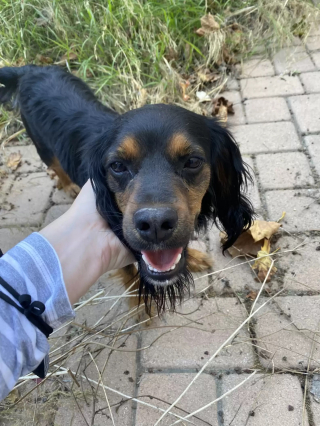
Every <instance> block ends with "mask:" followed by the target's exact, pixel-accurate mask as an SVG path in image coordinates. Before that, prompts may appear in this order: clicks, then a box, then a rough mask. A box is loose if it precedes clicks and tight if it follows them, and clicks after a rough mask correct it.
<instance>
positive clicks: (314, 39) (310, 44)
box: [306, 36, 320, 50]
mask: <svg viewBox="0 0 320 426" xmlns="http://www.w3.org/2000/svg"><path fill="white" fill-rule="evenodd" d="M306 45H307V48H308V49H309V50H320V39H319V37H318V36H311V37H308V38H307V42H306Z"/></svg>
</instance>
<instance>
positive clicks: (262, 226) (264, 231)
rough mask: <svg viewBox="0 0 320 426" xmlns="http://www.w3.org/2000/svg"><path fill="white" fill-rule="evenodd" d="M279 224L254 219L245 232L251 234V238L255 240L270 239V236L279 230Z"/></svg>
mask: <svg viewBox="0 0 320 426" xmlns="http://www.w3.org/2000/svg"><path fill="white" fill-rule="evenodd" d="M280 226H281V225H280V223H278V222H267V221H265V220H255V221H254V222H253V225H252V226H251V228H250V229H248V231H247V232H248V233H249V234H250V235H251V236H252V238H253V240H254V241H256V242H257V241H260V240H262V239H264V238H268V239H270V238H271V236H272V235H273V234H275V233H276V232H277V231H278V230H279V228H280Z"/></svg>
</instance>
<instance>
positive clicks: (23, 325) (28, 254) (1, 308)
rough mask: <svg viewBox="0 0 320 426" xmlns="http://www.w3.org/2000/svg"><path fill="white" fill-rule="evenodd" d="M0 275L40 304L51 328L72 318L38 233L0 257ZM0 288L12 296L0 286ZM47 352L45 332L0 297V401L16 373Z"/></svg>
mask: <svg viewBox="0 0 320 426" xmlns="http://www.w3.org/2000/svg"><path fill="white" fill-rule="evenodd" d="M0 247H1V241H0ZM0 276H1V277H2V278H3V279H4V280H5V281H7V283H8V284H9V285H10V286H11V287H13V288H14V289H15V290H16V291H17V292H18V293H19V294H30V296H31V299H32V301H34V300H39V301H40V302H42V303H44V305H45V307H46V309H45V312H44V314H43V319H44V320H45V321H46V322H47V323H48V324H49V325H51V327H53V328H57V327H59V326H60V325H61V324H63V323H64V322H66V321H68V320H70V319H72V318H74V311H73V310H72V307H71V305H70V302H69V299H68V295H67V292H66V288H65V284H64V281H63V276H62V270H61V265H60V261H59V259H58V256H57V254H56V252H55V250H54V249H53V247H52V246H51V244H50V243H49V242H48V241H47V240H46V239H45V238H44V237H43V236H42V235H41V234H39V233H36V232H35V233H33V234H31V235H30V236H29V237H27V238H26V239H25V240H23V241H22V242H21V243H19V244H17V245H16V246H15V247H14V248H13V249H11V250H9V251H8V252H7V253H6V254H4V255H3V256H2V257H1V258H0ZM0 290H1V291H2V292H3V293H5V294H6V295H7V296H9V297H11V298H12V296H11V295H10V294H9V293H8V292H7V291H6V290H5V289H4V288H2V287H1V285H0ZM14 301H15V302H16V303H18V302H17V301H16V300H15V299H14ZM48 352H49V344H48V341H47V339H46V337H45V335H44V334H43V333H42V332H41V331H40V330H39V329H38V328H36V327H35V326H34V325H33V324H31V322H29V320H28V319H27V318H26V317H25V316H24V315H23V314H21V313H20V312H19V311H18V310H17V309H15V308H14V307H12V306H11V305H9V304H8V303H6V302H5V301H3V300H2V299H0V401H1V400H2V399H3V398H5V397H6V395H7V394H8V393H9V392H10V390H11V389H12V388H13V386H14V385H15V383H16V382H17V380H18V379H19V377H20V376H24V375H26V374H28V373H30V371H33V370H34V369H35V368H36V367H37V366H38V365H39V364H40V362H41V361H42V360H43V359H45V358H47V357H48ZM45 361H48V359H45Z"/></svg>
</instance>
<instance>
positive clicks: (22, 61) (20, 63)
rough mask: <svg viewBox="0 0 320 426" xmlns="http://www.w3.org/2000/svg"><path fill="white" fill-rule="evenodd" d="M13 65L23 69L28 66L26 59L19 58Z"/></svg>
mask: <svg viewBox="0 0 320 426" xmlns="http://www.w3.org/2000/svg"><path fill="white" fill-rule="evenodd" d="M12 65H16V66H17V67H23V66H24V65H26V62H25V60H24V58H21V57H20V58H18V59H17V60H16V61H15V62H14V63H13V64H12Z"/></svg>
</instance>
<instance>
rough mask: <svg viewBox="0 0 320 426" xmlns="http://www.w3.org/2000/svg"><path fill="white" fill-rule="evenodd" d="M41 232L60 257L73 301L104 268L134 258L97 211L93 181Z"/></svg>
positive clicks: (125, 262)
mask: <svg viewBox="0 0 320 426" xmlns="http://www.w3.org/2000/svg"><path fill="white" fill-rule="evenodd" d="M40 234H42V235H43V236H44V237H45V238H46V239H47V240H48V241H49V242H50V244H51V245H52V246H53V248H54V249H55V251H56V253H57V255H58V257H59V260H60V264H61V268H62V274H63V278H64V282H65V285H66V289H67V292H68V296H69V300H70V303H71V304H73V303H75V302H76V301H78V300H79V298H80V297H81V296H83V295H84V294H85V293H86V292H87V291H88V290H89V288H90V287H91V286H92V285H93V284H94V283H95V282H96V281H97V279H98V278H99V277H100V276H101V275H103V274H104V273H105V272H108V271H111V270H113V269H118V268H122V267H124V266H126V265H129V264H131V263H133V262H134V261H135V259H134V256H133V255H132V253H131V252H130V251H129V250H128V249H127V248H125V247H124V245H123V244H122V243H121V242H120V240H119V239H118V238H117V237H116V235H115V234H114V233H113V232H112V231H111V229H110V228H109V226H108V224H107V223H106V222H105V221H104V219H102V217H101V216H100V215H99V213H98V212H97V210H96V202H95V195H94V192H93V189H92V185H91V182H90V181H88V182H87V183H86V184H85V185H84V186H83V188H82V189H81V192H80V194H79V195H78V197H77V198H76V199H75V201H74V203H73V204H72V206H71V207H70V209H69V210H68V211H67V212H66V213H65V214H63V215H62V216H60V217H59V218H58V219H57V220H55V221H54V222H52V223H51V224H50V225H48V226H46V227H45V228H44V229H42V230H41V231H40Z"/></svg>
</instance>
